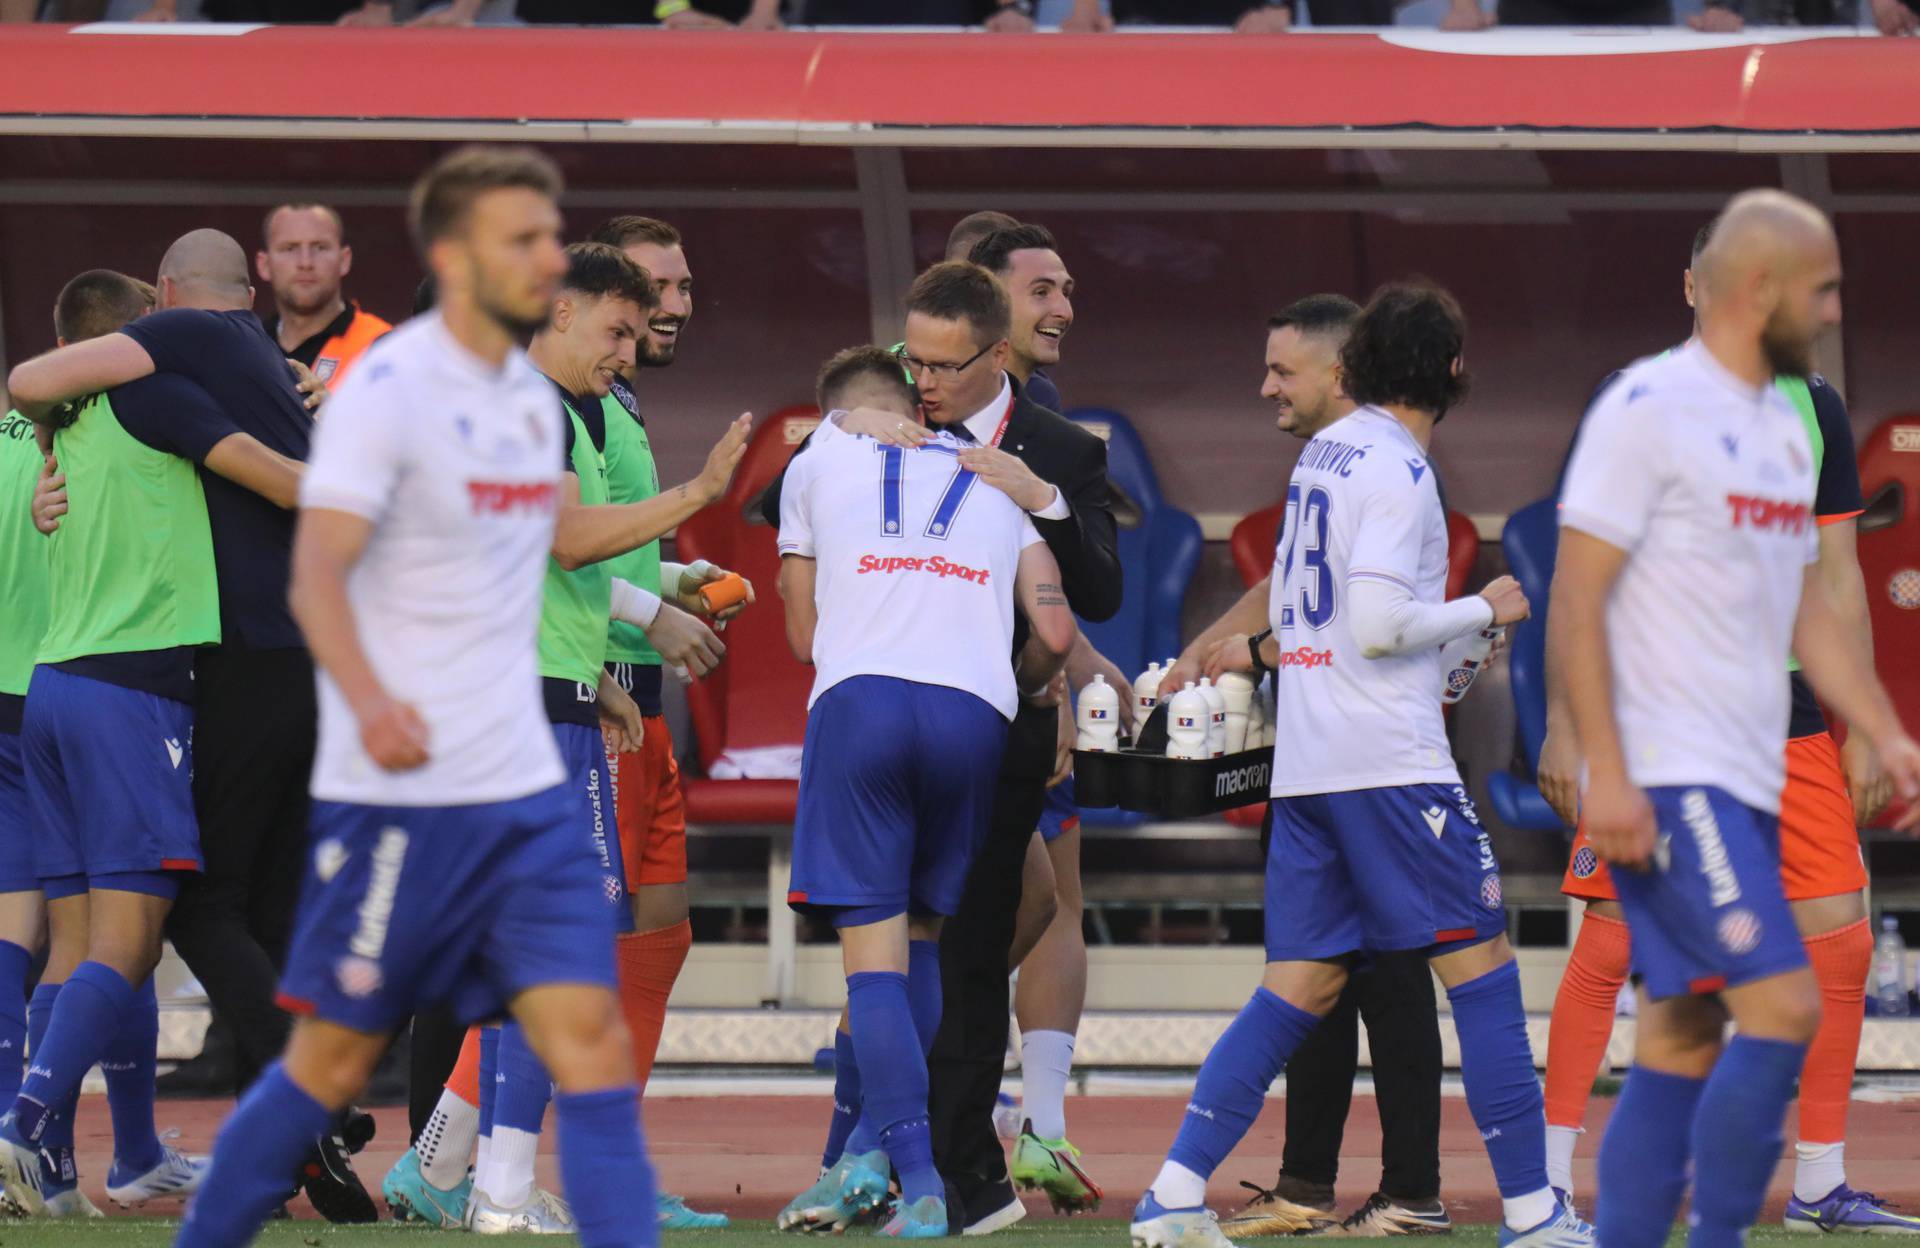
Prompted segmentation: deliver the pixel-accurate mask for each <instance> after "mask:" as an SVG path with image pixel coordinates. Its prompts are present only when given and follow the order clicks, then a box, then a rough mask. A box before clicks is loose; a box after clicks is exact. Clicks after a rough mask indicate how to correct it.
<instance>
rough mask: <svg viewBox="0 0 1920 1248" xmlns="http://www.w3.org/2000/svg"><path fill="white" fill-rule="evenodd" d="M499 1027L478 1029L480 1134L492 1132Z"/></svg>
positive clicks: (486, 1134)
mask: <svg viewBox="0 0 1920 1248" xmlns="http://www.w3.org/2000/svg"><path fill="white" fill-rule="evenodd" d="M499 1081H500V1029H499V1028H498V1027H482V1028H481V1029H480V1135H481V1138H483V1139H484V1138H486V1137H487V1136H490V1135H492V1134H493V1103H494V1098H495V1097H496V1096H498V1095H499V1090H500V1083H499Z"/></svg>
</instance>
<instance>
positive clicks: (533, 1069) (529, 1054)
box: [483, 1022, 553, 1135]
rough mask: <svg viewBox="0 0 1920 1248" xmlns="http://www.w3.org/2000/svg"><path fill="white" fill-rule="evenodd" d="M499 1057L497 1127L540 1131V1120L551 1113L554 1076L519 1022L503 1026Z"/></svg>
mask: <svg viewBox="0 0 1920 1248" xmlns="http://www.w3.org/2000/svg"><path fill="white" fill-rule="evenodd" d="M483 1060H484V1059H483ZM496 1060H497V1061H498V1062H499V1066H500V1083H499V1086H498V1087H497V1088H495V1089H494V1094H493V1126H494V1128H496V1129H497V1128H499V1127H511V1128H513V1129H514V1130H516V1131H527V1132H530V1133H532V1134H534V1135H538V1134H539V1133H540V1123H541V1121H542V1120H543V1119H545V1118H546V1116H547V1102H548V1101H551V1100H552V1099H553V1077H552V1076H551V1075H549V1074H548V1073H547V1068H546V1066H545V1064H543V1063H542V1062H541V1061H540V1059H539V1058H538V1057H537V1056H535V1055H534V1052H533V1046H531V1045H529V1044H528V1043H527V1033H526V1032H524V1031H522V1030H521V1029H520V1024H519V1023H514V1022H509V1023H505V1024H503V1025H502V1026H501V1028H500V1048H499V1055H498V1057H497V1059H496Z"/></svg>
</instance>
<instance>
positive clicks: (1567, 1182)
mask: <svg viewBox="0 0 1920 1248" xmlns="http://www.w3.org/2000/svg"><path fill="white" fill-rule="evenodd" d="M1584 1134H1586V1132H1584V1131H1582V1130H1581V1129H1580V1128H1579V1127H1556V1126H1554V1125H1553V1124H1552V1123H1548V1124H1547V1183H1548V1184H1549V1185H1551V1186H1553V1187H1557V1188H1559V1189H1560V1190H1561V1191H1563V1192H1565V1193H1567V1195H1569V1196H1571V1195H1573V1146H1574V1144H1575V1143H1576V1142H1577V1141H1578V1140H1579V1139H1580V1137H1581V1136H1582V1135H1584Z"/></svg>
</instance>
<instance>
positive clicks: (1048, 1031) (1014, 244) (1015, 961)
mask: <svg viewBox="0 0 1920 1248" xmlns="http://www.w3.org/2000/svg"><path fill="white" fill-rule="evenodd" d="M967 258H968V259H969V260H971V261H972V262H973V263H974V264H977V265H979V266H980V267H981V268H983V269H985V270H987V272H989V273H991V274H993V276H994V280H996V281H998V282H999V283H1000V286H1001V288H1002V289H1004V290H1005V291H1006V292H1007V299H1008V302H1009V304H1010V305H1011V307H1012V312H1013V319H1012V332H1011V333H1010V334H1009V335H1008V337H1007V348H1008V350H1007V372H1008V373H1010V374H1012V375H1013V377H1014V378H1015V379H1016V380H1018V382H1019V383H1020V385H1021V386H1022V387H1023V388H1024V390H1025V393H1026V396H1027V398H1028V399H1030V400H1032V401H1033V402H1034V403H1037V404H1039V405H1040V406H1041V407H1044V408H1046V409H1047V410H1048V411H1050V412H1058V411H1060V410H1061V407H1062V404H1061V400H1060V392H1059V390H1058V389H1056V388H1055V386H1054V384H1053V381H1052V380H1051V379H1050V378H1049V377H1048V376H1047V375H1046V373H1045V372H1044V371H1042V370H1043V369H1044V368H1046V367H1049V366H1052V365H1057V364H1058V363H1059V362H1060V344H1061V341H1062V340H1063V339H1064V338H1065V337H1066V334H1067V331H1068V330H1070V329H1071V328H1073V275H1072V274H1071V273H1069V272H1067V266H1066V265H1065V263H1064V262H1062V261H1061V259H1060V253H1059V250H1058V246H1057V244H1056V243H1055V242H1054V238H1053V234H1052V233H1051V232H1050V231H1049V230H1048V229H1047V228H1046V227H1045V226H1041V225H1032V224H1022V225H1015V226H1010V227H1008V228H1005V229H1001V230H996V231H994V232H993V233H992V234H989V235H987V236H986V237H985V238H983V239H981V240H980V241H979V242H977V243H975V244H974V246H973V250H972V251H971V252H969V253H968V256H967ZM1096 673H1098V674H1100V675H1102V676H1105V677H1106V680H1107V683H1108V684H1109V685H1111V686H1113V687H1114V688H1115V689H1119V690H1121V691H1123V696H1122V697H1121V699H1120V717H1121V721H1122V722H1123V723H1125V724H1127V725H1128V726H1131V725H1132V723H1133V699H1132V698H1130V697H1126V696H1124V691H1125V690H1127V689H1129V688H1130V687H1131V684H1132V681H1131V678H1130V677H1128V676H1127V675H1126V674H1125V673H1124V672H1122V671H1121V670H1120V669H1119V668H1118V667H1117V666H1115V665H1114V663H1113V662H1112V660H1110V659H1108V658H1107V657H1106V656H1105V655H1103V654H1101V653H1100V652H1099V651H1098V650H1095V649H1094V648H1093V645H1092V643H1090V642H1089V641H1088V640H1087V639H1086V636H1085V634H1082V633H1079V632H1077V631H1076V633H1075V636H1074V642H1073V650H1072V652H1071V653H1069V654H1068V655H1067V664H1066V671H1065V676H1066V684H1067V689H1068V690H1069V691H1071V690H1074V689H1081V688H1084V687H1086V686H1087V685H1089V684H1091V683H1092V682H1093V677H1094V675H1095V674H1096ZM1059 715H1060V743H1061V745H1062V747H1063V753H1065V752H1066V751H1068V750H1071V748H1072V740H1073V733H1074V731H1075V725H1074V719H1073V700H1072V698H1071V696H1061V697H1060V708H1059ZM1069 758H1070V755H1069ZM1054 780H1055V783H1054V784H1053V785H1052V786H1051V787H1049V788H1048V789H1047V799H1046V807H1045V809H1044V810H1043V811H1042V812H1041V815H1040V826H1039V827H1038V828H1037V829H1036V830H1035V831H1034V834H1033V838H1032V840H1030V841H1029V842H1028V844H1027V858H1026V864H1025V867H1024V869H1023V871H1022V875H1021V881H1020V909H1019V911H1018V913H1017V915H1016V917H1015V921H1014V938H1013V948H1012V950H1011V951H1010V952H1009V954H1008V959H1007V960H1008V963H1009V969H1010V970H1011V969H1018V970H1019V972H1020V979H1019V983H1018V985H1017V987H1016V989H1015V992H1014V1000H1013V1009H1014V1017H1015V1018H1016V1019H1017V1020H1018V1021H1019V1024H1020V1087H1021V1112H1022V1116H1023V1121H1022V1124H1021V1130H1020V1134H1019V1137H1018V1138H1017V1140H1016V1141H1015V1143H1014V1149H1013V1158H1012V1160H1011V1161H1010V1162H1009V1163H1008V1167H1007V1172H1008V1177H1010V1178H1011V1179H1012V1180H1013V1181H1014V1183H1016V1184H1017V1185H1019V1186H1020V1187H1022V1188H1024V1189H1026V1190H1028V1191H1033V1190H1036V1189H1037V1190H1040V1191H1044V1192H1045V1193H1046V1194H1047V1199H1048V1201H1049V1202H1051V1203H1052V1205H1053V1207H1054V1208H1055V1209H1057V1210H1059V1211H1061V1212H1063V1213H1081V1212H1087V1213H1091V1212H1094V1211H1097V1210H1098V1209H1099V1208H1100V1198H1101V1195H1102V1193H1101V1191H1100V1187H1099V1185H1098V1184H1096V1183H1095V1182H1094V1181H1093V1179H1092V1178H1091V1177H1090V1176H1089V1175H1088V1174H1087V1172H1086V1171H1085V1170H1084V1169H1083V1168H1082V1167H1081V1165H1080V1162H1079V1156H1080V1150H1079V1149H1077V1148H1075V1147H1074V1146H1073V1145H1072V1144H1071V1143H1069V1142H1068V1140H1067V1109H1066V1096H1067V1080H1068V1078H1069V1077H1070V1076H1071V1075H1072V1072H1073V1042H1074V1036H1075V1033H1076V1032H1077V1031H1078V1030H1079V1027H1080V1011H1081V1010H1082V1008H1084V1007H1085V1005H1086V999H1087V943H1086V937H1085V934H1084V932H1083V931H1082V930H1081V927H1082V917H1083V914H1084V906H1083V903H1082V900H1081V894H1080V811H1079V807H1078V806H1077V805H1075V803H1074V791H1073V777H1072V775H1071V773H1070V772H1069V773H1068V774H1066V775H1064V776H1063V775H1061V774H1059V773H1058V772H1056V774H1055V776H1054Z"/></svg>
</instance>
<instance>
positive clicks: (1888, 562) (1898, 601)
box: [1860, 414, 1920, 826]
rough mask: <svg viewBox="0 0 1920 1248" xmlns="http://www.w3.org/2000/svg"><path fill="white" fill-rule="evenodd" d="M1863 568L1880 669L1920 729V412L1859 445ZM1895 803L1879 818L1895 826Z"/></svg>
mask: <svg viewBox="0 0 1920 1248" xmlns="http://www.w3.org/2000/svg"><path fill="white" fill-rule="evenodd" d="M1860 487H1861V490H1862V492H1863V493H1864V495H1865V496H1866V500H1867V510H1866V514H1865V515H1863V516H1861V517H1860V571H1861V573H1862V575H1863V576H1864V577H1865V578H1866V584H1867V609H1868V611H1869V613H1870V614H1871V616H1872V618H1873V649H1874V653H1875V654H1876V655H1877V656H1878V662H1877V664H1876V666H1877V667H1878V668H1879V671H1880V679H1881V680H1882V681H1884V682H1885V683H1886V686H1887V692H1888V693H1889V694H1891V695H1892V697H1893V704H1894V705H1895V706H1896V707H1898V708H1899V709H1900V718H1901V719H1902V720H1904V721H1905V722H1906V725H1907V731H1909V732H1920V663H1915V662H1913V656H1914V655H1916V654H1920V414H1914V415H1904V416H1895V417H1893V418H1891V419H1889V420H1887V421H1886V422H1884V423H1883V424H1881V426H1880V427H1879V428H1878V429H1875V430H1874V431H1873V432H1872V433H1870V434H1868V435H1867V440H1866V442H1865V443H1864V444H1863V445H1862V446H1861V448H1860ZM1901 809H1903V807H1902V804H1901V803H1900V802H1899V801H1898V800H1896V801H1895V802H1894V804H1893V806H1892V807H1890V808H1889V809H1888V811H1887V813H1886V814H1885V815H1883V816H1882V817H1881V819H1880V821H1879V822H1880V823H1881V825H1882V826H1891V825H1892V824H1893V822H1894V821H1895V819H1896V818H1897V817H1898V815H1899V813H1900V810H1901Z"/></svg>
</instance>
